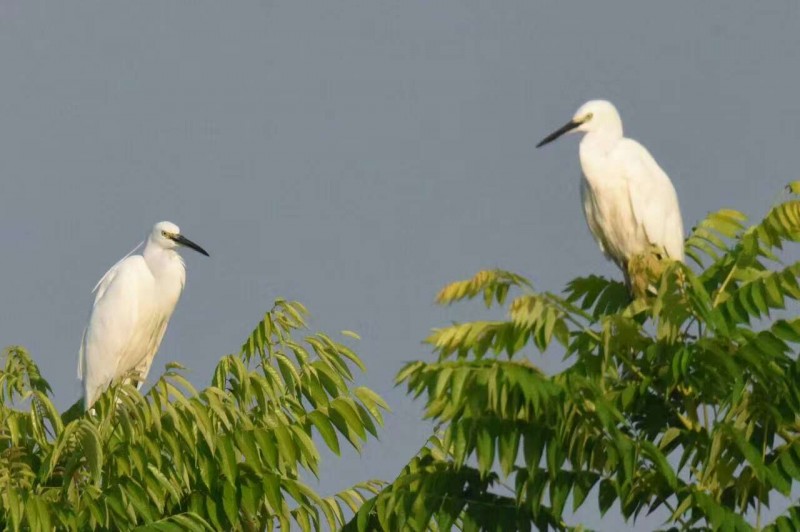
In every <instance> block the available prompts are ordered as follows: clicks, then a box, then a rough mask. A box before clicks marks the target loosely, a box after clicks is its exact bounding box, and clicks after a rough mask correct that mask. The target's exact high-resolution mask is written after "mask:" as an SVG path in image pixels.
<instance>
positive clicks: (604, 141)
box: [581, 122, 622, 153]
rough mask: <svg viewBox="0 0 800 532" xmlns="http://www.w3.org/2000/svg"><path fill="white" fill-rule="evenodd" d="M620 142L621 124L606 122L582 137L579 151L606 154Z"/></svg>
mask: <svg viewBox="0 0 800 532" xmlns="http://www.w3.org/2000/svg"><path fill="white" fill-rule="evenodd" d="M620 140H622V123H620V122H608V123H606V124H603V127H601V128H598V129H594V130H592V131H588V132H587V133H586V134H585V135H584V136H583V139H581V151H583V150H587V151H592V152H599V153H608V152H609V151H611V149H612V148H613V147H614V146H616V144H617V143H618V142H619V141H620Z"/></svg>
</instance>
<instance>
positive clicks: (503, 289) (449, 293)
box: [436, 270, 531, 307]
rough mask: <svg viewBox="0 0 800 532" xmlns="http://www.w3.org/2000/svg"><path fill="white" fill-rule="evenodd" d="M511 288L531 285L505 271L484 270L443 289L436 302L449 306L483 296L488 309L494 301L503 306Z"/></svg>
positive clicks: (522, 278)
mask: <svg viewBox="0 0 800 532" xmlns="http://www.w3.org/2000/svg"><path fill="white" fill-rule="evenodd" d="M511 287H528V288H530V287H531V283H530V281H528V280H527V279H525V278H524V277H522V276H520V275H517V274H515V273H511V272H507V271H504V270H483V271H480V272H478V273H476V274H475V276H474V277H473V278H472V279H467V280H464V281H457V282H455V283H452V284H449V285H447V286H445V287H444V288H442V290H441V291H440V292H439V294H438V295H437V296H436V302H437V303H439V304H440V305H449V304H451V303H454V302H456V301H461V300H463V299H472V298H474V297H475V296H477V295H478V294H483V299H484V303H485V304H486V306H487V307H489V306H491V305H492V302H493V301H497V303H498V304H500V305H502V304H503V303H504V302H505V298H506V294H508V290H509V288H511Z"/></svg>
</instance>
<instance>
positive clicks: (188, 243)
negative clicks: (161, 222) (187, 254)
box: [170, 235, 209, 257]
mask: <svg viewBox="0 0 800 532" xmlns="http://www.w3.org/2000/svg"><path fill="white" fill-rule="evenodd" d="M170 238H171V239H172V240H174V241H175V242H177V243H178V244H180V245H182V246H186V247H187V248H192V249H193V250H195V251H196V252H198V253H202V254H203V255H205V256H206V257H208V256H209V254H208V252H207V251H206V250H204V249H203V248H201V247H200V246H198V245H197V244H195V243H194V242H192V241H191V240H189V239H188V238H186V237H185V236H183V235H174V236H170Z"/></svg>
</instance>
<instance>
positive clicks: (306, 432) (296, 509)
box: [0, 300, 387, 530]
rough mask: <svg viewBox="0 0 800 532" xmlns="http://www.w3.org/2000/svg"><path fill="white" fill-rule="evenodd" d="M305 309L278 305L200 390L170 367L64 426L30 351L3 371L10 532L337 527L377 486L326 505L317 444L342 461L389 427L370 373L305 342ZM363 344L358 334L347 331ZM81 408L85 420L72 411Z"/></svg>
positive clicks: (1, 491) (11, 354)
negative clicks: (315, 479) (367, 379)
mask: <svg viewBox="0 0 800 532" xmlns="http://www.w3.org/2000/svg"><path fill="white" fill-rule="evenodd" d="M305 315H306V310H305V308H304V307H303V306H302V305H301V304H299V303H295V302H288V301H283V300H278V301H277V302H276V303H275V306H274V307H273V308H272V309H271V310H270V311H269V312H267V313H266V315H265V316H264V319H263V320H262V321H261V322H260V323H259V324H258V325H257V326H256V328H255V329H254V330H253V332H252V334H251V335H250V336H249V337H248V338H247V340H246V341H245V343H244V345H243V346H242V348H241V350H240V352H239V354H238V355H228V356H226V357H224V358H222V359H221V360H220V362H219V364H218V365H217V367H216V369H215V371H214V375H213V378H212V380H211V384H210V385H209V386H208V387H206V388H205V389H203V390H202V391H197V390H195V389H194V388H193V387H192V385H191V384H190V383H189V382H188V381H187V380H186V378H185V377H184V376H183V375H182V373H181V370H182V369H183V368H181V367H180V366H178V365H176V364H170V365H168V366H167V371H166V373H165V374H164V375H163V376H162V377H161V378H160V379H159V380H158V382H157V383H156V384H155V385H154V386H153V388H152V389H151V390H150V391H149V392H148V393H147V394H146V395H145V396H142V395H141V394H139V392H138V391H137V390H136V389H135V388H132V387H131V386H115V387H112V388H111V389H110V390H109V391H108V392H106V393H105V394H104V395H103V397H102V398H101V400H100V401H99V402H98V403H97V404H96V405H95V408H96V411H97V413H96V415H92V414H84V413H83V412H81V411H80V410H81V408H80V403H78V404H77V405H76V407H74V408H73V409H71V410H70V411H69V412H68V413H67V414H65V416H64V418H63V419H62V416H60V415H59V413H58V412H57V411H56V409H55V408H54V406H53V403H52V402H51V391H50V387H49V385H48V384H47V382H46V381H45V380H44V379H43V378H42V376H41V373H40V372H39V369H38V368H37V366H36V364H35V363H34V362H33V360H32V359H31V357H30V356H29V355H28V353H27V352H26V351H25V350H24V349H22V348H20V347H11V348H8V349H7V350H6V360H5V367H4V368H3V369H2V370H1V371H0V521H1V523H0V524H2V526H3V528H9V529H13V530H21V529H30V530H52V529H53V528H54V527H55V528H58V529H65V528H68V529H81V530H83V529H87V528H92V529H95V528H97V529H131V528H135V527H137V526H141V527H147V528H148V529H156V530H186V529H189V530H204V529H205V530H264V529H266V530H272V529H275V528H276V527H278V526H279V527H280V528H281V529H282V530H290V529H294V528H295V527H298V528H301V529H304V530H309V529H315V530H320V529H323V528H326V527H327V528H329V529H333V528H338V527H340V526H341V525H342V524H343V523H344V521H345V517H344V516H345V512H348V511H349V512H352V511H355V510H357V509H358V508H359V507H360V505H361V503H362V502H363V500H364V498H365V496H367V495H369V494H372V493H374V492H375V491H376V490H377V488H378V486H379V484H378V483H377V482H375V481H368V482H365V483H362V484H359V485H357V486H354V487H353V488H351V489H348V490H345V491H343V492H341V493H338V494H336V495H335V496H334V497H328V498H323V497H320V496H319V495H317V494H316V493H315V492H314V490H313V489H311V488H310V487H309V486H308V485H307V484H306V483H304V482H303V481H302V480H301V472H302V471H307V472H311V473H312V474H314V475H316V474H317V473H318V471H319V466H320V453H319V449H318V448H317V445H316V444H315V439H316V440H317V441H319V440H321V441H322V442H324V444H325V445H326V446H327V447H328V448H329V449H330V450H332V451H333V452H334V453H336V454H338V453H339V450H340V445H341V443H342V441H346V442H348V443H349V444H350V445H352V446H353V447H355V448H356V449H360V448H361V446H362V444H363V443H364V442H365V441H366V440H367V438H368V436H369V435H372V436H376V435H377V427H378V426H379V425H381V424H382V411H384V410H386V409H387V406H386V404H385V403H384V401H383V399H381V398H380V397H379V396H378V395H377V394H376V393H375V392H373V391H372V390H370V389H368V388H364V387H353V386H352V381H353V373H352V370H353V368H354V367H355V368H358V369H360V370H362V371H363V370H364V366H363V364H362V362H361V360H360V359H359V357H358V356H357V355H356V354H355V353H354V352H353V351H352V350H351V349H350V348H348V347H347V346H346V345H344V344H343V343H340V342H337V341H335V340H333V339H332V338H330V337H329V336H327V335H325V334H323V333H317V334H309V335H305V336H303V337H301V338H297V336H298V335H299V333H300V332H301V330H302V329H304V328H305V322H304V316H305ZM346 334H348V335H350V336H355V335H354V334H353V333H346ZM76 412H77V414H76Z"/></svg>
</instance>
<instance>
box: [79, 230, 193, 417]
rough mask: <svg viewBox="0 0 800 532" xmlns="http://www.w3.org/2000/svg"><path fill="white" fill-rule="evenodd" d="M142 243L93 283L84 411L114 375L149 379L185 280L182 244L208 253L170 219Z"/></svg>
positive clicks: (82, 364)
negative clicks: (182, 232) (136, 252)
mask: <svg viewBox="0 0 800 532" xmlns="http://www.w3.org/2000/svg"><path fill="white" fill-rule="evenodd" d="M144 244H145V246H144V250H143V251H142V254H141V255H133V254H132V253H133V252H134V251H136V250H137V249H138V248H139V247H140V246H141V245H142V244H139V246H136V248H134V250H133V251H131V253H129V254H128V255H126V256H125V257H123V259H122V260H120V261H119V262H118V263H116V264H115V265H114V266H112V267H111V269H110V270H108V272H106V274H105V275H104V276H103V277H102V279H100V282H98V283H97V285H96V286H95V287H94V290H93V292H97V294H96V295H95V299H94V305H93V306H92V311H91V314H90V316H89V324H88V325H87V327H86V329H85V330H84V331H83V339H82V340H81V347H80V352H79V355H78V378H79V379H81V380H82V381H83V398H84V407H85V408H86V410H89V409H90V408H91V407H92V405H93V404H94V402H95V401H96V400H97V398H98V397H99V396H100V394H101V393H102V392H103V391H104V390H105V389H106V388H107V387H108V386H109V384H111V382H112V381H114V380H115V379H120V378H122V377H125V378H128V377H129V376H133V378H134V379H135V380H136V381H137V382H138V386H139V387H141V385H142V383H143V381H144V379H145V378H146V377H147V374H148V372H149V371H150V365H151V364H152V363H153V358H154V357H155V355H156V352H157V351H158V347H159V345H160V344H161V339H162V338H163V337H164V332H165V331H166V330H167V324H168V323H169V319H170V317H171V316H172V312H173V311H174V310H175V305H176V304H177V303H178V299H179V298H180V296H181V292H182V291H183V286H184V283H185V281H186V267H185V266H184V263H183V259H182V258H181V256H180V255H179V254H178V252H177V248H178V246H186V247H189V248H192V249H194V250H195V251H197V252H199V253H202V254H203V255H205V256H208V253H206V251H205V250H204V249H203V248H201V247H200V246H198V245H197V244H195V243H194V242H192V241H191V240H189V239H188V238H186V237H184V236H183V235H181V233H180V229H178V226H177V225H175V224H173V223H171V222H159V223H157V224H156V225H155V226H154V227H153V230H152V231H151V232H150V234H149V235H148V237H147V240H146V242H144Z"/></svg>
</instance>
